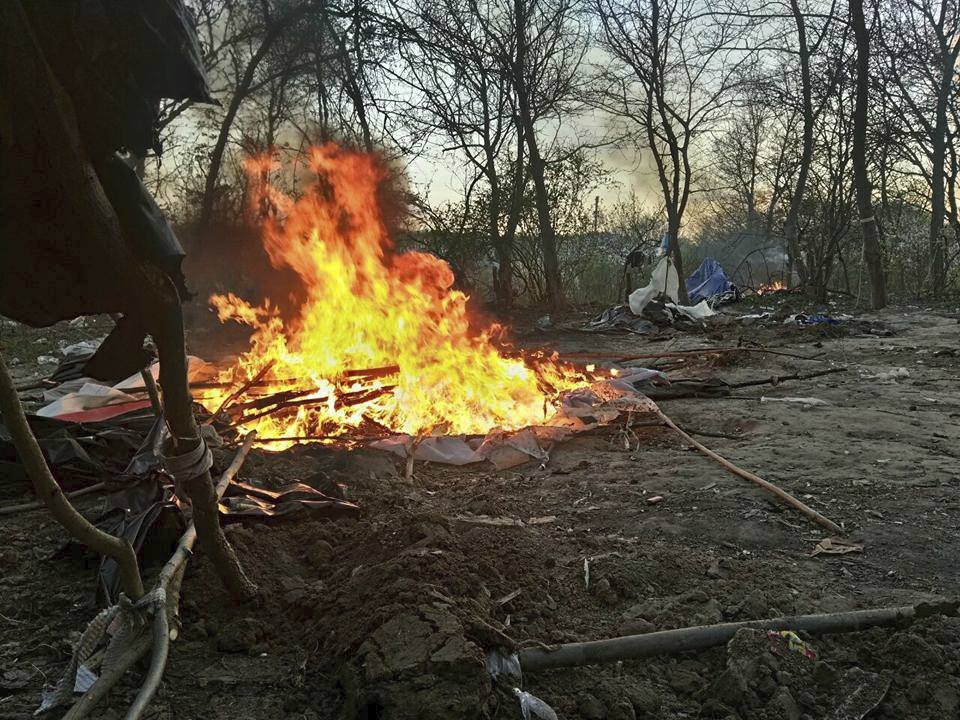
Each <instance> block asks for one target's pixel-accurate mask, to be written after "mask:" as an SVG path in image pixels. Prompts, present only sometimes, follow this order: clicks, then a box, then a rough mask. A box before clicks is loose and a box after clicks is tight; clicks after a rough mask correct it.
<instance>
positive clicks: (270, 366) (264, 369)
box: [208, 360, 277, 424]
mask: <svg viewBox="0 0 960 720" xmlns="http://www.w3.org/2000/svg"><path fill="white" fill-rule="evenodd" d="M276 363H277V361H276V360H271V361H270V362H268V363H267V364H266V365H264V366H263V367H262V368H260V370H259V372H257V374H256V375H254V376H253V377H252V378H250V379H249V380H248V381H247V382H245V383H244V384H243V385H241V386H240V387H239V388H237V389H236V390H234V391H233V392H232V393H230V394H229V395H227V397H226V398H224V400H223V402H222V403H220V407H218V408H217V409H216V410H215V411H214V412H212V413H211V414H210V419H209V420H208V424H209V423H211V422H213V421H214V419H215V418H217V417H218V416H219V415H220V413H222V412H223V411H224V410H226V409H227V407H229V406H230V403H232V402H233V401H234V400H236V399H237V398H238V397H240V396H241V395H243V394H244V393H245V392H246V391H247V390H249V389H250V386H251V385H253V384H255V383H258V382H260V381H262V380H263V378H264V376H265V375H266V374H267V373H268V372H270V370H272V369H273V366H274V365H276Z"/></svg>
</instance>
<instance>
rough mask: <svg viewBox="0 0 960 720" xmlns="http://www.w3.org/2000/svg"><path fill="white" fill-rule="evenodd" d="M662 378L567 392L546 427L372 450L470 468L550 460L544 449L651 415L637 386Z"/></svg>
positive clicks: (397, 440) (639, 373) (399, 439)
mask: <svg viewBox="0 0 960 720" xmlns="http://www.w3.org/2000/svg"><path fill="white" fill-rule="evenodd" d="M663 377H664V376H663V373H661V372H659V371H657V370H648V369H646V368H625V369H624V370H623V371H622V373H621V374H619V375H617V376H616V377H612V378H610V379H607V380H603V381H601V382H596V383H594V384H593V385H591V386H589V387H583V388H578V389H576V390H571V391H570V392H567V393H565V394H564V395H563V396H562V398H561V406H560V409H559V410H558V411H557V413H556V415H555V416H554V417H553V418H551V419H550V424H549V425H541V426H534V427H527V428H523V429H521V430H517V431H514V432H506V431H503V430H492V431H491V432H489V433H487V435H486V436H485V437H482V438H480V437H475V436H474V437H470V436H452V435H440V436H430V437H420V438H413V437H412V436H410V435H393V436H391V437H387V438H382V439H379V440H375V441H374V442H372V443H371V444H370V447H372V448H375V449H377V450H386V451H387V452H391V453H394V454H396V455H399V456H400V457H403V458H407V457H411V456H412V457H413V458H414V459H415V460H420V461H429V462H437V463H444V464H448V465H468V464H470V463H475V462H482V461H484V460H486V461H488V462H490V463H492V464H493V465H494V466H495V467H496V468H497V469H499V470H504V469H506V468H510V467H515V466H517V465H521V464H523V463H526V462H529V461H530V460H538V461H540V462H541V463H544V462H546V461H548V460H549V459H550V458H549V454H548V453H547V452H546V451H545V450H544V448H545V447H550V446H552V445H555V444H556V443H558V442H561V441H563V440H565V439H567V438H568V437H570V436H572V435H575V434H577V433H581V432H585V431H587V430H592V429H593V428H596V427H599V426H603V425H608V424H610V423H612V422H613V421H614V420H616V419H617V418H619V417H620V416H621V415H622V414H624V413H636V414H644V413H651V412H655V410H656V405H655V404H654V403H653V401H652V400H650V399H649V398H648V397H647V396H646V395H644V394H643V392H642V391H641V390H640V389H638V387H637V386H638V385H639V386H642V387H645V384H646V383H648V382H649V381H650V380H655V379H662V378H663Z"/></svg>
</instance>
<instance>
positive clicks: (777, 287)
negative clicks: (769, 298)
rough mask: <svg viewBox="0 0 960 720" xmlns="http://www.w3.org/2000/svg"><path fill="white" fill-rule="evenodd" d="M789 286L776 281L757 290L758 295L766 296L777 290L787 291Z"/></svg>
mask: <svg viewBox="0 0 960 720" xmlns="http://www.w3.org/2000/svg"><path fill="white" fill-rule="evenodd" d="M786 289H787V285H786V283H784V282H783V281H782V280H774V281H773V282H768V283H764V284H763V285H761V286H760V287H758V288H757V295H765V294H766V293H772V292H776V291H777V290H786Z"/></svg>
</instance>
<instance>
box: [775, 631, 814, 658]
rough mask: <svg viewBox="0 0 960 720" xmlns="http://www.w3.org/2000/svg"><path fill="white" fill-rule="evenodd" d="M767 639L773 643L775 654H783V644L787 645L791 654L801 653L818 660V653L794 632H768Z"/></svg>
mask: <svg viewBox="0 0 960 720" xmlns="http://www.w3.org/2000/svg"><path fill="white" fill-rule="evenodd" d="M767 637H768V638H769V639H770V640H771V641H772V644H773V651H774V653H778V654H782V649H781V648H782V647H783V645H782V643H785V644H786V649H787V650H789V651H790V652H797V653H800V654H801V655H803V656H804V657H806V658H808V659H810V660H816V659H817V651H816V650H814V649H813V648H812V647H810V645H808V644H807V643H805V642H804V641H803V640H801V639H800V636H799V635H797V634H796V633H795V632H793V631H792V630H768V631H767Z"/></svg>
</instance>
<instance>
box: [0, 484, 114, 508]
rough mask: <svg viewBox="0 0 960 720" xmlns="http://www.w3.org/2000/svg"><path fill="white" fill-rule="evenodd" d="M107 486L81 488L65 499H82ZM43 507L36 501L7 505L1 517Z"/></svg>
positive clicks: (65, 494)
mask: <svg viewBox="0 0 960 720" xmlns="http://www.w3.org/2000/svg"><path fill="white" fill-rule="evenodd" d="M106 486H107V484H106V483H105V482H98V483H95V484H93V485H89V486H87V487H85V488H80V489H79V490H74V491H73V492H68V493H64V495H63V496H64V497H65V498H69V499H70V500H72V499H73V498H76V497H81V496H83V495H89V494H90V493H95V492H98V491H100V490H103V489H104V488H105V487H106ZM42 507H43V503H42V502H40V501H39V500H34V501H32V502H25V503H21V504H19V505H7V506H5V507H0V515H16V514H17V513H20V512H26V511H28V510H39V509H40V508H42Z"/></svg>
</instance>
